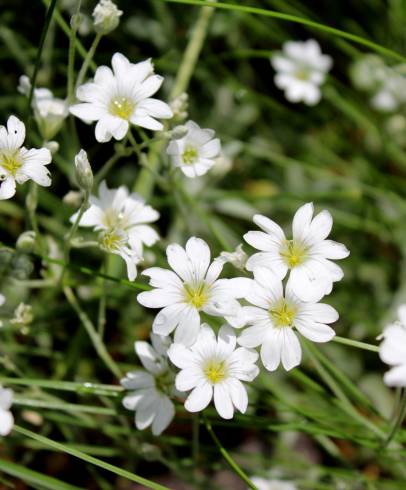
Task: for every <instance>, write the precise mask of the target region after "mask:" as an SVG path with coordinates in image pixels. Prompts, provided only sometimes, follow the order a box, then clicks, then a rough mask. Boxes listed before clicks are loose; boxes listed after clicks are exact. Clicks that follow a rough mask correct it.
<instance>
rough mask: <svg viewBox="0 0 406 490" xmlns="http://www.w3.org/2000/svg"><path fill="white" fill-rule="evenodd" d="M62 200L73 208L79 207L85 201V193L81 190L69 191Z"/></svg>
mask: <svg viewBox="0 0 406 490" xmlns="http://www.w3.org/2000/svg"><path fill="white" fill-rule="evenodd" d="M62 201H63V202H64V203H65V204H67V205H68V206H72V208H78V207H79V206H80V205H81V204H82V201H83V194H82V192H80V191H69V192H68V193H67V194H65V195H64V196H63V198H62Z"/></svg>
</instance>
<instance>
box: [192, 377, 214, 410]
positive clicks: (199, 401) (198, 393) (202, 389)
mask: <svg viewBox="0 0 406 490" xmlns="http://www.w3.org/2000/svg"><path fill="white" fill-rule="evenodd" d="M212 397H213V388H212V386H211V385H209V383H204V384H201V385H199V386H196V388H194V389H193V391H192V392H191V393H190V395H189V396H188V397H187V399H186V401H185V408H186V410H187V411H188V412H200V411H201V410H204V409H205V408H206V407H207V405H208V404H209V403H210V401H211V399H212Z"/></svg>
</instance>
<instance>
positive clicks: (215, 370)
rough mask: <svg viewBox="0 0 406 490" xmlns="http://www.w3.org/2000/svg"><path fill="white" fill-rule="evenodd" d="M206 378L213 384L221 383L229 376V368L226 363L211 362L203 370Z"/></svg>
mask: <svg viewBox="0 0 406 490" xmlns="http://www.w3.org/2000/svg"><path fill="white" fill-rule="evenodd" d="M203 372H204V374H205V376H206V378H207V379H208V380H209V381H210V382H211V383H213V384H216V383H219V382H220V381H222V380H223V379H224V378H225V377H226V375H227V367H226V364H225V362H224V361H218V360H215V359H213V360H210V361H209V362H208V363H207V364H206V366H205V367H204V369H203Z"/></svg>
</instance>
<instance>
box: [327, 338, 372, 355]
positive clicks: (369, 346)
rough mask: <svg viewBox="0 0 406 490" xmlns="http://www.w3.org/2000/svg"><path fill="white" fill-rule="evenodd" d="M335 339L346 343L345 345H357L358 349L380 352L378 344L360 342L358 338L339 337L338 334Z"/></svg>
mask: <svg viewBox="0 0 406 490" xmlns="http://www.w3.org/2000/svg"><path fill="white" fill-rule="evenodd" d="M333 341H334V342H337V343H339V344H344V345H349V346H351V347H356V348H357V349H363V350H368V351H371V352H379V346H378V345H373V344H367V343H365V342H360V341H358V340H352V339H346V338H344V337H339V336H338V335H336V336H335V337H334V338H333Z"/></svg>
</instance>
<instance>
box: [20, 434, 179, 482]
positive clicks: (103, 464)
mask: <svg viewBox="0 0 406 490" xmlns="http://www.w3.org/2000/svg"><path fill="white" fill-rule="evenodd" d="M13 430H14V432H17V434H21V435H23V436H25V437H29V438H30V439H33V440H34V441H38V442H40V443H41V444H44V445H45V446H47V447H49V448H52V449H55V450H56V451H62V452H63V453H66V454H70V455H71V456H74V457H75V458H78V459H81V460H82V461H86V462H87V463H90V464H93V465H95V466H98V467H99V468H102V469H104V470H107V471H110V472H111V473H114V474H116V475H118V476H122V477H123V478H127V480H130V481H133V482H136V483H139V484H140V485H143V486H144V487H145V488H151V489H152V490H170V488H168V487H165V486H163V485H160V484H159V483H154V482H152V481H150V480H147V479H145V478H142V477H141V476H138V475H136V474H134V473H130V472H129V471H126V470H123V469H121V468H118V467H117V466H113V465H112V464H109V463H106V462H105V461H102V460H101V459H97V458H95V457H93V456H90V455H89V454H86V453H83V452H82V451H79V450H78V449H75V448H73V447H70V446H67V445H66V444H62V443H60V442H56V441H53V440H52V439H48V438H47V437H44V436H42V435H40V434H36V433H35V432H31V431H30V430H27V429H24V428H23V427H20V426H19V425H15V426H14V428H13Z"/></svg>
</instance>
